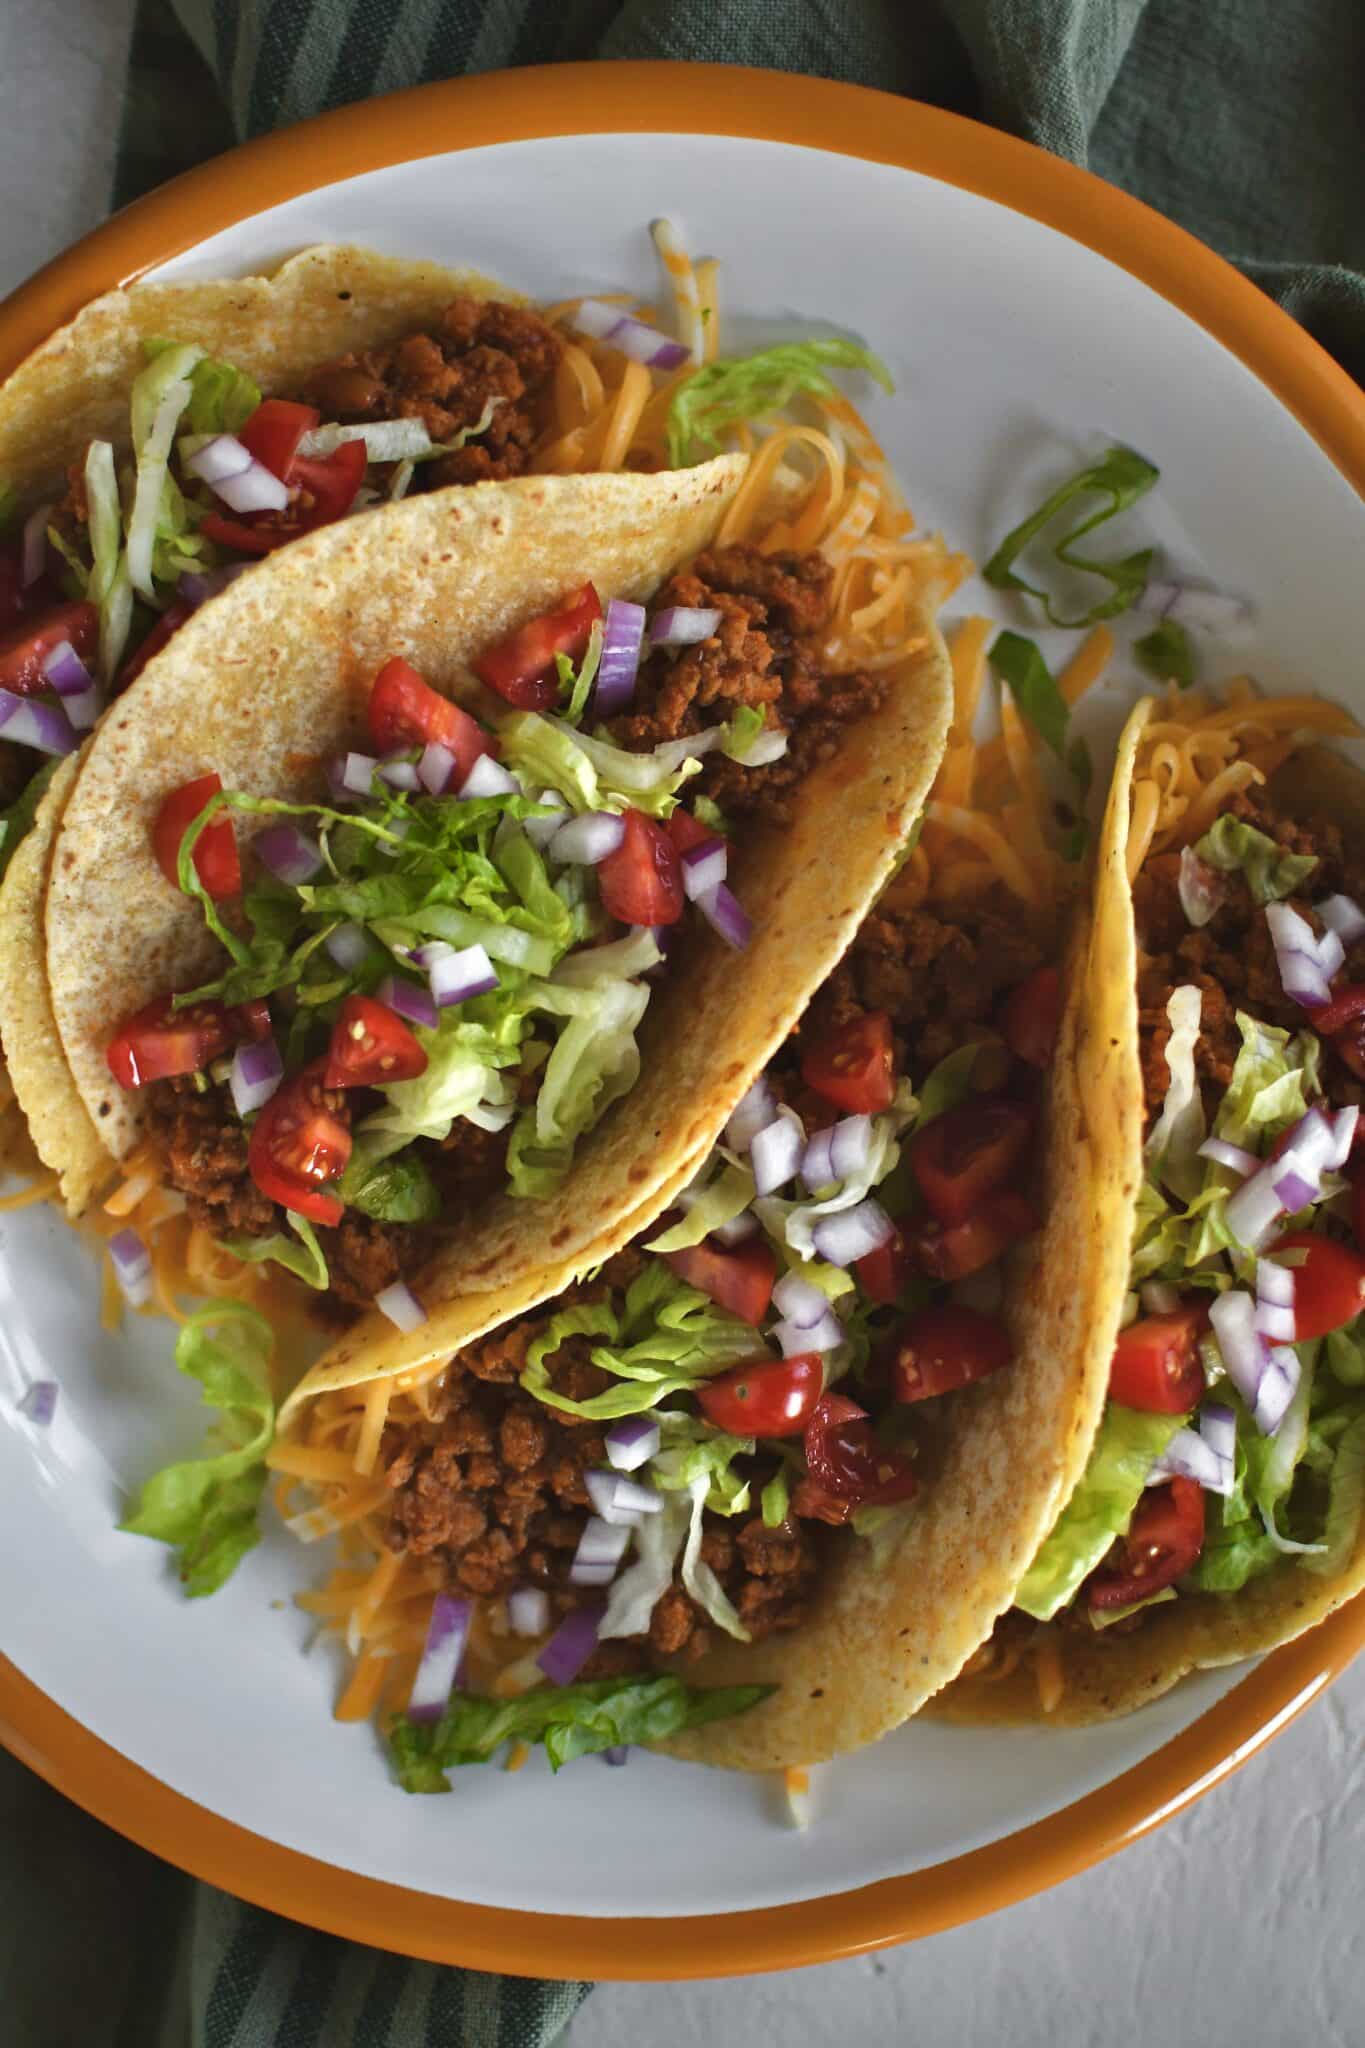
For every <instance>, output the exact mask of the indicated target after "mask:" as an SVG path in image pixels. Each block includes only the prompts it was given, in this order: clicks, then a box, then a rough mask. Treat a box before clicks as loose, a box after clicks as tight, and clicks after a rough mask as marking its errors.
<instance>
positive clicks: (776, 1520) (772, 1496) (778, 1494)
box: [758, 1465, 792, 1529]
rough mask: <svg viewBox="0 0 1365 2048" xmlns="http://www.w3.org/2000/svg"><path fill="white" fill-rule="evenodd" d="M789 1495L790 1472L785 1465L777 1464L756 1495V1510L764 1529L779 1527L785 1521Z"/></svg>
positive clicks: (789, 1504)
mask: <svg viewBox="0 0 1365 2048" xmlns="http://www.w3.org/2000/svg"><path fill="white" fill-rule="evenodd" d="M791 1497H792V1487H791V1474H790V1473H789V1472H788V1470H787V1467H786V1466H785V1465H779V1466H778V1468H777V1470H776V1472H774V1474H773V1476H772V1478H771V1479H770V1480H769V1481H768V1483H767V1485H766V1486H765V1487H764V1489H763V1491H762V1493H761V1494H760V1495H759V1497H758V1510H759V1513H760V1514H761V1515H762V1517H763V1526H764V1528H765V1529H777V1528H780V1527H781V1525H782V1523H783V1522H785V1521H786V1519H787V1510H788V1509H789V1508H790V1506H791Z"/></svg>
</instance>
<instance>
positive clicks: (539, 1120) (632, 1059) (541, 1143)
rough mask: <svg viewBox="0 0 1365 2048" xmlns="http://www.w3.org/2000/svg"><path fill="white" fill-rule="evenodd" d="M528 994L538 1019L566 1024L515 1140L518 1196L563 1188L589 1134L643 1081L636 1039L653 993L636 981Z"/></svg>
mask: <svg viewBox="0 0 1365 2048" xmlns="http://www.w3.org/2000/svg"><path fill="white" fill-rule="evenodd" d="M526 993H527V1000H528V1002H530V1003H531V1004H532V1005H533V1006H534V1008H535V1009H536V1010H537V1011H539V1012H542V1013H546V1014H549V1015H551V1016H557V1017H559V1018H561V1019H562V1020H563V1022H562V1025H561V1028H560V1031H559V1035H558V1037H557V1038H556V1039H555V1043H554V1047H553V1050H552V1051H551V1053H550V1057H549V1059H548V1060H547V1061H546V1062H545V1066H544V1069H543V1071H542V1074H541V1080H540V1088H539V1090H538V1092H537V1094H536V1099H535V1101H534V1102H533V1103H530V1104H528V1106H527V1107H526V1109H524V1110H523V1111H522V1113H521V1116H520V1117H519V1118H518V1120H517V1126H516V1129H515V1130H514V1132H513V1134H512V1142H511V1144H510V1145H509V1147H508V1154H507V1168H508V1180H509V1185H510V1187H511V1190H512V1193H513V1194H514V1195H544V1194H552V1193H553V1192H554V1190H555V1188H557V1187H558V1186H559V1185H560V1183H561V1181H562V1180H563V1178H564V1176H565V1174H566V1173H567V1172H568V1170H569V1165H570V1162H571V1161H572V1159H573V1153H574V1147H575V1146H576V1144H577V1143H578V1140H579V1138H580V1137H582V1135H583V1133H584V1132H585V1131H588V1130H591V1129H592V1127H593V1125H594V1124H596V1123H597V1121H598V1120H599V1118H600V1117H601V1116H602V1115H603V1114H604V1112H605V1111H606V1110H607V1109H608V1108H609V1107H610V1106H611V1104H612V1103H613V1102H616V1101H617V1100H619V1098H620V1097H621V1096H623V1095H628V1094H629V1093H630V1091H631V1089H632V1088H633V1087H634V1086H635V1083H636V1081H637V1080H638V1079H639V1077H640V1048H639V1046H638V1045H637V1044H636V1042H635V1033H636V1031H637V1029H638V1028H639V1025H640V1021H641V1019H642V1018H643V1016H644V1014H645V1011H646V1010H647V1009H648V1007H649V990H648V988H646V987H644V986H643V985H642V984H641V983H640V982H636V981H607V982H595V983H593V984H591V985H590V986H589V987H587V988H564V987H555V986H554V985H553V984H552V983H549V982H537V983H533V984H532V985H531V986H530V988H529V989H528V990H527V992H526Z"/></svg>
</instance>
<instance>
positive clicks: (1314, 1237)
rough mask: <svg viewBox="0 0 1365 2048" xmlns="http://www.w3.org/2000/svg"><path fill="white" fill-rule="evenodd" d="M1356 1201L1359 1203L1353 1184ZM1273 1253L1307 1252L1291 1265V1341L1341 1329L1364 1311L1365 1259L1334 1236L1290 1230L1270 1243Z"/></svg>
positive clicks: (1357, 1187)
mask: <svg viewBox="0 0 1365 2048" xmlns="http://www.w3.org/2000/svg"><path fill="white" fill-rule="evenodd" d="M1355 1202H1356V1205H1357V1206H1358V1205H1359V1202H1360V1187H1359V1184H1357V1186H1356V1191H1355ZM1271 1250H1272V1251H1275V1252H1287V1251H1301V1252H1304V1253H1305V1254H1306V1257H1305V1259H1304V1262H1303V1264H1302V1265H1301V1266H1295V1268H1294V1342H1295V1343H1296V1344H1307V1343H1308V1342H1309V1341H1310V1340H1311V1339H1312V1338H1314V1337H1325V1336H1327V1335H1328V1333H1329V1332H1330V1331H1332V1330H1340V1329H1344V1328H1345V1326H1346V1324H1347V1323H1353V1322H1354V1321H1355V1319H1356V1317H1357V1316H1358V1315H1359V1314H1360V1313H1361V1311H1362V1310H1365V1258H1362V1257H1361V1255H1360V1253H1359V1252H1354V1251H1352V1250H1351V1247H1350V1246H1349V1245H1347V1244H1338V1243H1337V1241H1336V1239H1335V1238H1331V1237H1320V1236H1319V1235H1318V1234H1317V1232H1316V1231H1312V1230H1291V1231H1290V1233H1289V1235H1288V1237H1282V1238H1281V1239H1280V1241H1279V1243H1278V1244H1275V1245H1272V1246H1271Z"/></svg>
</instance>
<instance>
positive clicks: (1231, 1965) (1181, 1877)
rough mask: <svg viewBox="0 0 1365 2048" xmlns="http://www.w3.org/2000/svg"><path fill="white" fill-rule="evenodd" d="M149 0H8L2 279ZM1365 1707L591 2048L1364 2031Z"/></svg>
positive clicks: (1026, 2046)
mask: <svg viewBox="0 0 1365 2048" xmlns="http://www.w3.org/2000/svg"><path fill="white" fill-rule="evenodd" d="M132 13H133V0H0V192H3V194H4V225H3V230H0V290H8V289H9V288H10V287H12V286H13V285H16V284H18V283H19V282H20V281H21V279H23V278H24V277H25V276H27V274H28V273H29V272H30V271H31V270H33V269H34V268H36V267H37V265H38V264H40V263H41V262H43V261H44V260H45V259H46V258H47V257H49V256H51V255H53V254H55V253H56V251H57V250H59V249H61V248H62V247H64V245H65V244H66V243H68V242H69V241H71V240H73V239H74V238H75V237H76V236H77V235H79V234H82V233H83V232H84V231H85V230H86V229H87V228H90V227H93V226H94V225H95V224H96V223H97V222H98V221H99V220H101V219H102V218H103V217H104V214H105V212H106V210H107V196H106V195H107V192H108V187H109V180H110V175H111V171H112V166H113V159H114V149H115V139H116V129H117V123H118V116H119V109H120V105H121V82H122V74H123V63H124V56H125V52H126V48H127V41H128V33H129V27H130V23H131V20H132ZM1363 1711H1365V1662H1362V1664H1360V1665H1358V1666H1357V1667H1356V1669H1355V1670H1354V1671H1352V1672H1351V1673H1349V1674H1348V1675H1347V1677H1346V1678H1345V1679H1344V1680H1343V1681H1342V1682H1341V1684H1340V1685H1338V1686H1337V1687H1336V1689H1335V1691H1334V1692H1333V1693H1331V1694H1330V1695H1329V1696H1328V1697H1327V1699H1326V1700H1324V1701H1322V1702H1320V1703H1319V1705H1318V1706H1317V1707H1316V1708H1314V1709H1313V1710H1312V1711H1310V1712H1309V1713H1308V1714H1307V1715H1305V1716H1303V1717H1302V1718H1301V1719H1300V1720H1299V1721H1297V1722H1296V1723H1295V1724H1294V1726H1293V1727H1291V1728H1290V1729H1289V1730H1288V1731H1287V1733H1285V1734H1284V1735H1283V1736H1281V1737H1280V1739H1279V1740H1278V1741H1277V1742H1275V1743H1274V1744H1273V1745H1272V1747H1271V1748H1270V1749H1269V1750H1268V1751H1266V1752H1265V1753H1263V1754H1262V1755H1261V1756H1259V1757H1258V1758H1256V1759H1255V1760H1254V1761H1253V1762H1252V1763H1250V1764H1249V1765H1248V1766H1247V1767H1246V1768H1245V1769H1244V1770H1243V1771H1242V1772H1241V1773H1240V1775H1239V1776H1238V1777H1236V1778H1235V1779H1234V1780H1233V1782H1232V1783H1231V1784H1229V1785H1225V1786H1223V1787H1222V1789H1221V1790H1219V1791H1217V1792H1215V1793H1214V1794H1213V1795H1212V1796H1211V1797H1210V1798H1208V1799H1206V1800H1204V1801H1202V1802H1201V1803H1200V1804H1199V1805H1198V1806H1197V1807H1195V1808H1193V1809H1192V1810H1191V1811H1189V1812H1187V1813H1185V1814H1184V1815H1183V1816H1181V1817H1180V1818H1179V1819H1177V1820H1175V1821H1173V1822H1172V1823H1171V1824H1170V1825H1169V1826H1168V1827H1166V1828H1164V1829H1162V1830H1161V1831H1160V1832H1158V1833H1157V1834H1155V1835H1151V1836H1148V1837H1147V1839H1146V1840H1145V1841H1143V1842H1141V1843H1139V1844H1138V1845H1137V1846H1136V1847H1135V1848H1133V1849H1130V1850H1129V1851H1127V1853H1126V1854H1125V1855H1123V1856H1121V1857H1119V1858H1116V1859H1114V1860H1112V1861H1110V1862H1108V1863H1106V1864H1102V1865H1101V1866H1100V1867H1099V1868H1098V1869H1095V1870H1092V1871H1089V1872H1087V1873H1086V1874H1085V1875H1084V1876H1081V1877H1078V1878H1074V1879H1072V1881H1071V1882H1070V1883H1069V1884H1066V1885H1064V1886H1062V1887H1061V1889H1060V1890H1057V1891H1054V1892H1051V1893H1048V1894H1045V1895H1044V1896H1043V1897H1041V1898H1036V1899H1031V1900H1028V1901H1027V1902H1026V1903H1025V1904H1023V1905H1019V1906H1015V1907H1013V1908H1012V1909H1011V1910H1010V1911H1009V1912H1006V1913H1001V1914H998V1915H996V1917H995V1918H994V1919H991V1920H987V1921H981V1922H978V1923H977V1924H976V1925H974V1926H970V1927H963V1928H959V1929H957V1930H956V1931H955V1932H953V1933H951V1934H944V1935H940V1936H938V1937H937V1938H936V1939H934V1940H932V1941H927V1942H922V1943H919V1944H917V1945H914V1946H911V1947H908V1948H903V1949H898V1950H890V1951H887V1952H886V1953H884V1954H882V1955H880V1956H876V1957H873V1958H870V1959H868V1960H866V1961H861V1962H850V1963H834V1964H829V1965H827V1966H825V1967H823V1968H820V1969H814V1970H802V1971H793V1972H789V1973H786V1974H782V1975H777V1976H762V1977H753V1978H748V1979H743V1980H740V1981H737V1982H721V1983H712V1984H693V1985H677V1986H665V1985H640V1986H635V1985H609V1986H605V1987H603V1988H602V1989H601V1990H599V1991H598V1992H597V1993H596V1994H595V1995H594V1997H593V1998H592V1999H591V2001H590V2002H589V2004H588V2005H587V2007H586V2008H585V2009H584V2011H583V2013H582V2014H581V2016H580V2017H579V2019H578V2020H577V2021H576V2022H575V2025H574V2027H573V2031H572V2037H571V2038H572V2044H573V2048H639V2044H641V2043H645V2044H648V2048H693V2044H696V2048H730V2044H737V2043H745V2044H748V2048H779V2044H780V2048H873V2044H882V2043H887V2044H889V2043H892V2042H906V2043H922V2044H925V2048H936V2044H938V2043H960V2044H962V2048H974V2044H976V2043H978V2042H980V2043H983V2044H990V2048H996V2044H1008V2048H1056V2044H1058V2043H1060V2044H1062V2048H1130V2044H1132V2043H1134V2042H1139V2043H1140V2042H1143V2041H1146V2040H1148V2039H1150V2040H1152V2041H1154V2042H1155V2041H1160V2042H1161V2043H1163V2044H1167V2043H1169V2044H1173V2048H1175V2044H1182V2043H1198V2044H1199V2048H1272V2044H1273V2048H1278V2044H1280V2043H1289V2042H1291V2041H1292V2042H1296V2043H1297V2042H1302V2043H1313V2044H1319V2043H1320V2044H1324V2048H1351V2044H1356V2043H1359V2042H1360V2041H1361V2040H1362V2039H1365V2017H1362V2012H1363V2011H1365V1939H1362V1932H1361V1928H1362V1921H1361V1913H1360V1898H1361V1884H1362V1879H1365V1864H1362V1856H1361V1851H1362V1846H1363V1845H1365V1759H1363V1758H1362V1750H1361V1743H1360V1737H1359V1732H1358V1730H1359V1726H1360V1722H1359V1720H1358V1718H1357V1717H1358V1716H1359V1715H1361V1713H1362V1712H1363ZM775 1853H786V1854H793V1855H795V1854H799V1853H800V1845H799V1842H793V1841H791V1840H790V1838H788V1837H782V1838H780V1840H779V1841H778V1842H777V1843H776V1844H775ZM16 2048H18V2044H16Z"/></svg>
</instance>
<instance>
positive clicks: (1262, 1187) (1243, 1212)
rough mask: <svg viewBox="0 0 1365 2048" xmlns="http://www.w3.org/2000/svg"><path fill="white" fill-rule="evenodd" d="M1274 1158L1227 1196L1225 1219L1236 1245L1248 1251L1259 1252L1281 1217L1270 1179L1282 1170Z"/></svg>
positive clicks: (1275, 1192) (1282, 1205)
mask: <svg viewBox="0 0 1365 2048" xmlns="http://www.w3.org/2000/svg"><path fill="white" fill-rule="evenodd" d="M1283 1165H1284V1162H1283V1160H1281V1159H1277V1160H1275V1161H1273V1162H1272V1164H1271V1165H1269V1166H1263V1167H1262V1168H1261V1169H1260V1171H1259V1173H1253V1174H1252V1175H1251V1176H1250V1178H1249V1179H1247V1180H1244V1181H1243V1182H1242V1185H1241V1186H1240V1187H1239V1188H1238V1190H1237V1192H1236V1193H1235V1194H1233V1195H1229V1197H1228V1205H1227V1208H1226V1209H1225V1211H1224V1212H1223V1213H1224V1220H1225V1221H1226V1223H1227V1226H1228V1229H1229V1230H1230V1231H1231V1232H1232V1234H1233V1236H1234V1237H1235V1238H1236V1240H1237V1242H1238V1243H1239V1244H1241V1245H1245V1247H1246V1249H1247V1250H1248V1251H1251V1252H1258V1251H1260V1249H1261V1247H1262V1246H1263V1245H1264V1244H1265V1243H1266V1241H1267V1239H1268V1238H1269V1236H1270V1233H1271V1232H1272V1230H1273V1229H1274V1228H1275V1225H1276V1224H1277V1223H1278V1221H1279V1219H1280V1217H1281V1216H1283V1214H1284V1202H1283V1200H1282V1199H1281V1197H1280V1195H1279V1194H1278V1192H1277V1191H1276V1187H1275V1182H1274V1178H1273V1176H1274V1175H1276V1174H1278V1173H1279V1172H1280V1171H1281V1170H1282V1168H1283Z"/></svg>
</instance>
